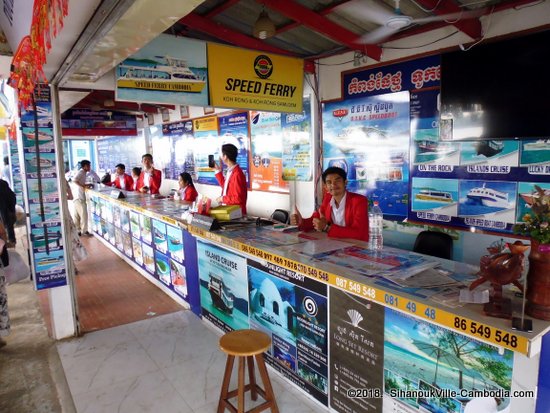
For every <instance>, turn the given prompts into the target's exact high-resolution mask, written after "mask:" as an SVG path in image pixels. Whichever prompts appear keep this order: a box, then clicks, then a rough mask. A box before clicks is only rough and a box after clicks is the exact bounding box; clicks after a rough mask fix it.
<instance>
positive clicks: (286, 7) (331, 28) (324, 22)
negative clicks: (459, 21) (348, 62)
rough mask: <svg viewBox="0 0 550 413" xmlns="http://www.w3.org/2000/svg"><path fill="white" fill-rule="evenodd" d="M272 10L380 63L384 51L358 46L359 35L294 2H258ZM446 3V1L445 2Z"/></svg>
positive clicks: (284, 0)
mask: <svg viewBox="0 0 550 413" xmlns="http://www.w3.org/2000/svg"><path fill="white" fill-rule="evenodd" d="M256 1H258V2H259V3H262V4H264V5H265V6H267V7H269V8H270V9H272V10H276V11H277V12H278V13H281V14H283V15H285V16H287V17H289V18H291V19H292V20H295V21H297V22H299V23H301V24H302V25H304V26H306V27H308V28H310V29H311V30H313V31H315V32H318V33H321V34H323V35H324V36H326V37H328V38H330V39H333V40H335V41H337V42H338V43H341V44H343V45H345V46H346V47H349V48H350V49H351V50H360V51H362V52H365V53H366V54H367V55H368V56H369V57H371V58H373V59H375V60H377V61H380V56H381V55H382V49H381V48H380V47H378V46H375V45H365V44H358V43H356V42H355V41H356V40H357V39H358V38H359V35H357V34H356V33H353V32H352V31H350V30H348V29H345V28H344V27H342V26H340V25H338V24H336V23H334V22H333V21H332V20H329V19H327V18H326V17H323V16H321V15H319V14H318V13H316V12H314V11H313V10H310V9H308V8H307V7H304V6H302V5H301V4H298V3H296V2H294V1H293V0H256ZM443 1H445V0H443Z"/></svg>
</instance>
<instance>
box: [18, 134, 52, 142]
mask: <svg viewBox="0 0 550 413" xmlns="http://www.w3.org/2000/svg"><path fill="white" fill-rule="evenodd" d="M23 135H25V139H27V140H29V141H34V140H38V142H47V141H51V140H53V136H52V135H50V134H49V133H45V132H38V138H37V137H36V134H35V133H34V132H23Z"/></svg>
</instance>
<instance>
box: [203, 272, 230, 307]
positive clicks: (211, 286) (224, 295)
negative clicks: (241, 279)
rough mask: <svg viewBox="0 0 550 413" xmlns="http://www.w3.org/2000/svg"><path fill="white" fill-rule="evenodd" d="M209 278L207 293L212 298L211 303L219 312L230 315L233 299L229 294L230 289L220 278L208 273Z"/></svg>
mask: <svg viewBox="0 0 550 413" xmlns="http://www.w3.org/2000/svg"><path fill="white" fill-rule="evenodd" d="M209 277H210V278H209V280H208V292H209V293H210V297H211V298H212V303H213V304H214V306H215V307H217V308H219V309H220V310H222V311H225V312H226V313H228V314H232V313H233V303H234V300H235V297H234V295H233V293H232V292H231V288H229V287H228V286H227V285H226V284H225V283H224V282H223V278H222V276H220V275H217V274H213V273H210V274H209Z"/></svg>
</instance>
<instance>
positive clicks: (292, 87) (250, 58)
mask: <svg viewBox="0 0 550 413" xmlns="http://www.w3.org/2000/svg"><path fill="white" fill-rule="evenodd" d="M303 80H304V62H303V60H302V59H297V58H294V57H286V56H278V55H274V54H268V53H265V52H259V51H255V50H246V49H239V48H236V47H231V46H223V45H219V44H214V43H208V85H209V88H210V105H211V106H215V107H226V108H242V109H255V110H264V111H268V112H295V113H300V112H302V94H303V93H302V90H303Z"/></svg>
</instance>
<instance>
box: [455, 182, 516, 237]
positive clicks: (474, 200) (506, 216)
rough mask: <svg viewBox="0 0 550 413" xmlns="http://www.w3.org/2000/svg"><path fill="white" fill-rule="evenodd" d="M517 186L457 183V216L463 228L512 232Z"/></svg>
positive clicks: (498, 183) (499, 183) (512, 183)
mask: <svg viewBox="0 0 550 413" xmlns="http://www.w3.org/2000/svg"><path fill="white" fill-rule="evenodd" d="M516 194H517V183H516V182H506V181H477V180H472V181H469V180H462V181H460V203H459V205H458V215H459V217H461V218H462V219H463V220H464V225H466V226H478V227H482V228H488V229H496V230H506V229H511V224H513V223H515V212H516Z"/></svg>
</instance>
